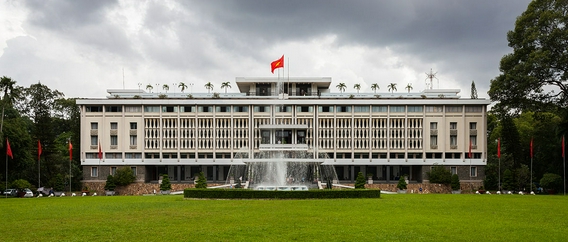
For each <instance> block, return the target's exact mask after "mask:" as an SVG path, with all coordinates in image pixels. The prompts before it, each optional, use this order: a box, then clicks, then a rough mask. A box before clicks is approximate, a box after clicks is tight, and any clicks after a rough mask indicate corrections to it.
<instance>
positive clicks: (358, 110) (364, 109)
mask: <svg viewBox="0 0 568 242" xmlns="http://www.w3.org/2000/svg"><path fill="white" fill-rule="evenodd" d="M353 111H354V112H356V113H368V112H369V106H354V107H353Z"/></svg>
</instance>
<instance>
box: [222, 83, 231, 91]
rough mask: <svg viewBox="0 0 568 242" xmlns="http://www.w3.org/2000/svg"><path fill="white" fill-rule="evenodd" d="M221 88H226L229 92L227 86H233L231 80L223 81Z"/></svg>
mask: <svg viewBox="0 0 568 242" xmlns="http://www.w3.org/2000/svg"><path fill="white" fill-rule="evenodd" d="M221 88H225V93H227V88H231V82H223V83H221Z"/></svg>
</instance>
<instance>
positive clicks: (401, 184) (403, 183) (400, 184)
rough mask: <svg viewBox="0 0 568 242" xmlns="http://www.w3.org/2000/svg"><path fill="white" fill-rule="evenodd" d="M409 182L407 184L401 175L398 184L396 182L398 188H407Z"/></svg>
mask: <svg viewBox="0 0 568 242" xmlns="http://www.w3.org/2000/svg"><path fill="white" fill-rule="evenodd" d="M407 185H408V184H406V180H404V176H401V177H400V178H399V179H398V184H396V188H398V189H400V190H406V187H407Z"/></svg>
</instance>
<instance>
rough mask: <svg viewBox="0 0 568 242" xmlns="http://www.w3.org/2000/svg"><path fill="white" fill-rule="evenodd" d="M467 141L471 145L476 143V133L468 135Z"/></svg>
mask: <svg viewBox="0 0 568 242" xmlns="http://www.w3.org/2000/svg"><path fill="white" fill-rule="evenodd" d="M469 142H470V143H471V145H475V146H476V145H477V135H470V136H469Z"/></svg>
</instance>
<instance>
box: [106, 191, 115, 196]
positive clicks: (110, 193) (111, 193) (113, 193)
mask: <svg viewBox="0 0 568 242" xmlns="http://www.w3.org/2000/svg"><path fill="white" fill-rule="evenodd" d="M115 194H116V192H115V191H105V195H107V196H114V195H115Z"/></svg>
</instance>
